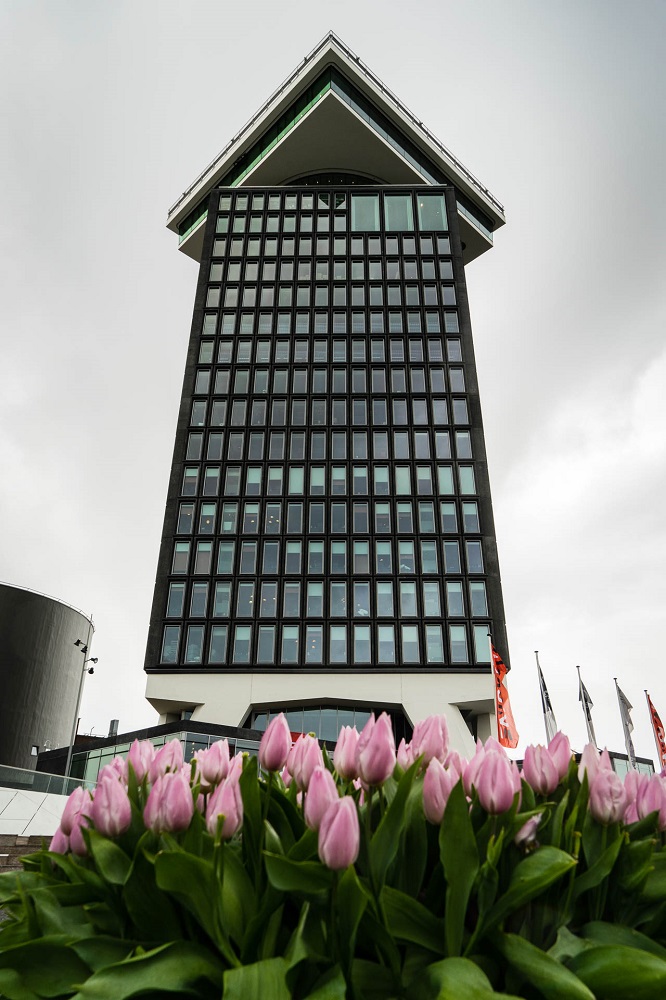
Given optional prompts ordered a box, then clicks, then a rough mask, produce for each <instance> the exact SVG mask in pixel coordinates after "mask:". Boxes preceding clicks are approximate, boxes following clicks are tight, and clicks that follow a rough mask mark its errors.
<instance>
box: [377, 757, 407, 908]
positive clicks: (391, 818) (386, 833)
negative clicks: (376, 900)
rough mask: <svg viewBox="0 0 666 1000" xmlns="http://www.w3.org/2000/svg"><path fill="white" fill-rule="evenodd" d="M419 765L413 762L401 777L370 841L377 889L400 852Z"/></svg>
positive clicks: (381, 884)
mask: <svg viewBox="0 0 666 1000" xmlns="http://www.w3.org/2000/svg"><path fill="white" fill-rule="evenodd" d="M417 766H418V765H417V764H412V766H411V767H410V769H409V770H408V771H406V772H405V774H403V776H402V777H401V779H400V781H399V782H398V785H397V790H396V793H395V795H394V796H393V801H392V802H391V804H390V806H389V807H388V809H387V810H386V812H385V813H384V816H383V818H382V820H381V822H380V824H379V826H378V827H377V829H376V830H375V832H374V834H373V836H372V840H371V841H370V848H369V853H370V867H371V870H372V878H373V883H374V885H375V886H376V888H377V890H379V889H381V887H382V886H383V884H384V880H385V879H386V873H387V871H388V868H389V865H390V864H391V862H392V861H393V859H394V858H395V856H396V854H397V852H398V847H399V845H400V833H401V830H402V827H403V823H404V818H405V816H404V814H405V807H406V804H407V799H408V798H409V793H410V790H411V787H412V783H413V781H414V777H415V775H416V770H417ZM366 808H367V807H366Z"/></svg>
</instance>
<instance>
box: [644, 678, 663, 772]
mask: <svg viewBox="0 0 666 1000" xmlns="http://www.w3.org/2000/svg"><path fill="white" fill-rule="evenodd" d="M645 697H646V698H647V703H648V711H649V713H650V721H651V723H652V730H653V732H654V741H655V743H656V744H657V753H658V755H659V763H660V764H661V768H662V770H663V769H664V768H666V731H665V730H664V723H663V722H662V721H661V719H660V718H659V716H658V714H657V709H656V708H655V707H654V705H653V704H652V699H651V698H650V695H649V694H648V693H647V691H646V692H645Z"/></svg>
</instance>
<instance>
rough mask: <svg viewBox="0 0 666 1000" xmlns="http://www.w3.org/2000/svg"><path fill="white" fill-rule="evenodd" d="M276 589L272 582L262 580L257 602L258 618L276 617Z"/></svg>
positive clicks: (275, 584)
mask: <svg viewBox="0 0 666 1000" xmlns="http://www.w3.org/2000/svg"><path fill="white" fill-rule="evenodd" d="M277 587H278V585H277V583H276V582H275V581H274V580H264V582H263V583H262V585H261V599H260V601H259V617H260V618H275V617H276V616H277Z"/></svg>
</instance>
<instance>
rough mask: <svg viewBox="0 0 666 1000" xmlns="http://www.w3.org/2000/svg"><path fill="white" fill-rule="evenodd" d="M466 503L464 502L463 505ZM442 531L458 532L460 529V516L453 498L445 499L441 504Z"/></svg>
mask: <svg viewBox="0 0 666 1000" xmlns="http://www.w3.org/2000/svg"><path fill="white" fill-rule="evenodd" d="M464 506H465V505H464V504H463V507H464ZM475 506H476V505H475ZM440 509H441V515H442V531H444V532H456V531H457V530H458V518H457V517H456V505H455V503H454V502H453V500H443V501H442V503H441V505H440Z"/></svg>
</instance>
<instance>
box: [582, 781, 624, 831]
mask: <svg viewBox="0 0 666 1000" xmlns="http://www.w3.org/2000/svg"><path fill="white" fill-rule="evenodd" d="M626 806H627V793H626V791H625V787H624V784H623V782H622V780H621V779H620V778H619V777H618V775H617V774H616V773H615V771H607V770H606V768H602V767H600V768H599V770H598V771H597V773H596V774H595V776H594V777H593V778H592V780H591V781H590V812H591V813H592V818H593V819H595V820H596V821H597V823H601V824H603V826H608V825H609V824H610V823H619V821H620V820H621V819H622V818H623V816H624V812H625V809H626Z"/></svg>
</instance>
